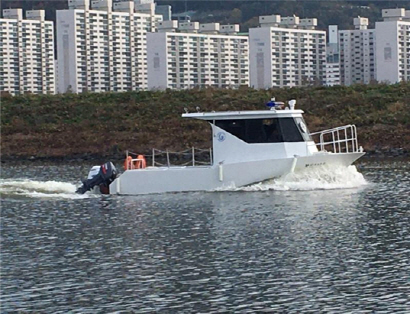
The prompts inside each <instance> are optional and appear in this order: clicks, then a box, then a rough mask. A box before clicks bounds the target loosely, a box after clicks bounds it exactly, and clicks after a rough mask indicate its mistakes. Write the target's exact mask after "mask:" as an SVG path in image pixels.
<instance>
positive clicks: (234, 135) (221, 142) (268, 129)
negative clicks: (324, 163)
mask: <svg viewBox="0 0 410 314" xmlns="http://www.w3.org/2000/svg"><path fill="white" fill-rule="evenodd" d="M302 114H303V111H302V110H295V109H289V108H287V109H282V110H275V109H273V110H272V109H271V110H258V111H230V112H204V113H202V112H197V113H185V114H183V115H182V117H184V118H192V119H199V120H206V121H208V122H209V123H210V124H211V126H212V133H213V141H212V142H213V160H214V162H230V161H232V162H237V160H238V158H237V157H238V155H239V156H240V159H241V160H249V161H252V160H258V159H266V158H286V157H289V156H293V155H310V154H312V153H314V152H317V149H316V145H315V143H314V142H313V140H312V138H311V136H310V134H309V131H308V129H307V127H306V124H305V121H304V119H303V117H302Z"/></svg>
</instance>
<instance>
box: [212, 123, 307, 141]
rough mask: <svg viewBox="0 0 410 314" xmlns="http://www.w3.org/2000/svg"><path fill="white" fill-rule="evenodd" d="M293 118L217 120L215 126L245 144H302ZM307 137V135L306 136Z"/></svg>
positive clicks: (298, 129)
mask: <svg viewBox="0 0 410 314" xmlns="http://www.w3.org/2000/svg"><path fill="white" fill-rule="evenodd" d="M296 122H297V121H296V120H295V119H294V118H280V119H279V118H271V119H248V120H246V119H237V120H217V121H215V125H216V126H218V127H220V128H221V129H223V130H225V131H227V132H229V133H231V134H232V135H234V136H236V137H238V138H239V139H241V140H243V141H245V142H246V143H250V144H252V143H282V142H303V141H304V140H306V138H305V136H304V135H302V134H301V130H300V127H298V126H297V125H296ZM306 135H307V137H309V135H308V134H306Z"/></svg>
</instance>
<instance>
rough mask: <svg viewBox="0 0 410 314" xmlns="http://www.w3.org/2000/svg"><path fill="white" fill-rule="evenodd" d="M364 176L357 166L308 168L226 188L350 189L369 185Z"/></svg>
mask: <svg viewBox="0 0 410 314" xmlns="http://www.w3.org/2000/svg"><path fill="white" fill-rule="evenodd" d="M367 184H368V182H367V181H366V180H365V178H364V177H363V175H362V174H361V173H360V172H358V171H357V169H356V167H355V166H349V167H344V166H340V167H338V166H332V167H330V166H320V167H312V168H307V169H305V170H303V171H297V172H293V173H288V174H287V175H284V176H282V177H280V178H277V179H272V180H268V181H264V182H260V183H256V184H252V185H250V186H245V187H240V188H236V187H226V188H224V189H223V190H225V191H247V192H251V191H268V190H277V191H311V190H331V189H350V188H358V187H360V186H364V185H367Z"/></svg>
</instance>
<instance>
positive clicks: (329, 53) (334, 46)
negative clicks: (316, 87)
mask: <svg viewBox="0 0 410 314" xmlns="http://www.w3.org/2000/svg"><path fill="white" fill-rule="evenodd" d="M325 85H326V86H335V85H340V56H339V41H338V27H337V25H329V31H328V43H327V45H326V65H325Z"/></svg>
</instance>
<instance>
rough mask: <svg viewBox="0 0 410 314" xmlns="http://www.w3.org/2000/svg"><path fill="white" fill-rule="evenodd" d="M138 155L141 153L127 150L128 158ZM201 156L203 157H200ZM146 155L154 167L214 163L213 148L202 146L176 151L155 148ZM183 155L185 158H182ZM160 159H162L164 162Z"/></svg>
mask: <svg viewBox="0 0 410 314" xmlns="http://www.w3.org/2000/svg"><path fill="white" fill-rule="evenodd" d="M205 153H206V154H209V156H206V155H205ZM138 155H141V154H140V153H134V152H131V151H128V150H127V151H126V158H128V156H131V157H132V156H138ZM164 155H165V156H164ZM189 156H191V159H190V160H188V161H185V160H186V159H187V158H189ZM201 156H202V158H200V157H201ZM144 157H145V158H146V159H151V160H152V167H156V166H160V167H172V166H199V165H212V149H201V148H195V147H192V148H190V149H186V150H183V151H180V152H176V151H169V150H159V149H155V148H153V149H152V154H145V155H144ZM161 157H162V158H161ZM181 157H182V159H183V160H181ZM184 159H185V160H184ZM132 160H133V161H134V160H137V159H134V158H133V159H132ZM159 160H160V161H162V163H161V162H160V161H159ZM176 160H178V161H179V162H178V163H176Z"/></svg>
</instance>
